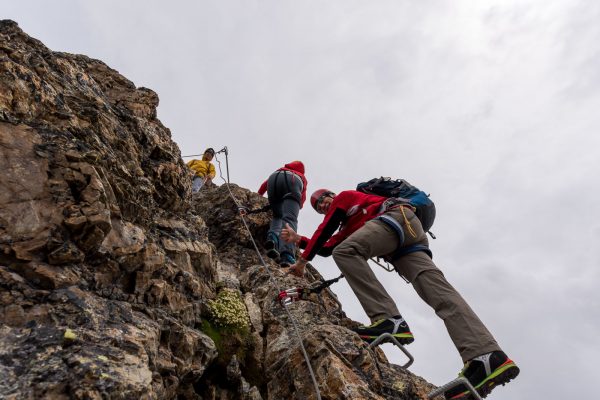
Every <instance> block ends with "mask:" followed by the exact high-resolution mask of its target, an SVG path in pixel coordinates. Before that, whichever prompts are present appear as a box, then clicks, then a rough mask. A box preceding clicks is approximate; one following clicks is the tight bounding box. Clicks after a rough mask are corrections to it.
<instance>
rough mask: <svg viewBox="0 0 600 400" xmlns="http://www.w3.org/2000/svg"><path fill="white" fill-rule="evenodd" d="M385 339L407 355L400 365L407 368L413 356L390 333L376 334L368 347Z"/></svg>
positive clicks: (413, 359) (412, 360)
mask: <svg viewBox="0 0 600 400" xmlns="http://www.w3.org/2000/svg"><path fill="white" fill-rule="evenodd" d="M386 339H389V340H390V341H391V342H392V344H394V345H396V346H397V347H399V348H400V350H402V352H403V353H404V354H405V355H406V357H408V362H407V363H406V364H404V365H402V368H404V369H407V368H408V367H410V366H411V365H412V363H413V362H414V361H415V358H414V357H413V356H412V355H411V354H410V353H409V352H408V350H406V348H405V347H404V346H403V345H402V344H401V343H400V342H399V341H398V340H397V339H396V338H395V337H394V336H392V334H391V333H383V334H381V335H379V336H377V339H375V340H373V343H371V344H370V345H369V347H370V348H373V347H375V346H377V345H378V344H379V343H381V342H383V341H384V340H386ZM480 400H481V399H480Z"/></svg>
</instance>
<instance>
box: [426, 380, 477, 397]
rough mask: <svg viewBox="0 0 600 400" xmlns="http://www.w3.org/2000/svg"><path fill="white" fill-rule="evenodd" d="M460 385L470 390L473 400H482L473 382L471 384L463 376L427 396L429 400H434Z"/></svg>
mask: <svg viewBox="0 0 600 400" xmlns="http://www.w3.org/2000/svg"><path fill="white" fill-rule="evenodd" d="M459 385H465V386H466V388H467V389H469V392H471V395H472V396H473V399H475V400H482V398H481V396H480V395H479V393H477V390H475V388H474V387H473V385H471V382H469V380H468V379H467V378H465V377H464V376H461V377H459V378H456V379H455V380H453V381H451V382H448V383H446V384H445V385H443V386H440V387H439V388H437V389H435V390H433V391H432V392H430V393H429V394H428V395H427V398H428V399H433V398H435V397H437V396H439V395H441V394H443V393H444V392H446V391H448V390H450V389H452V388H455V387H457V386H459Z"/></svg>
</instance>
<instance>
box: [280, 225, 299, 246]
mask: <svg viewBox="0 0 600 400" xmlns="http://www.w3.org/2000/svg"><path fill="white" fill-rule="evenodd" d="M281 238H282V239H283V241H284V242H286V243H298V242H299V241H300V235H298V234H297V233H296V231H294V229H292V227H291V226H290V224H288V223H286V224H285V228H283V229H282V230H281Z"/></svg>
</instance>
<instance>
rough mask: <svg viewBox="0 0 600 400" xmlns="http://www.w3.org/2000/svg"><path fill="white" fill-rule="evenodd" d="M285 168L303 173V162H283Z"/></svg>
mask: <svg viewBox="0 0 600 400" xmlns="http://www.w3.org/2000/svg"><path fill="white" fill-rule="evenodd" d="M285 168H288V169H291V170H292V171H296V172H300V173H301V174H302V175H304V164H302V161H292V162H291V163H288V164H285Z"/></svg>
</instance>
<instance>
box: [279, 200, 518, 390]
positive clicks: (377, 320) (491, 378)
mask: <svg viewBox="0 0 600 400" xmlns="http://www.w3.org/2000/svg"><path fill="white" fill-rule="evenodd" d="M310 200H311V204H312V206H313V208H314V209H315V210H316V211H317V212H319V213H320V214H324V215H325V217H324V219H323V222H322V223H321V224H320V225H319V227H318V228H317V230H316V231H315V233H314V234H313V235H312V237H311V238H307V237H303V236H300V235H298V234H297V233H296V232H295V229H293V228H292V227H291V226H287V227H286V228H284V229H283V231H282V235H281V236H282V238H283V239H284V240H286V241H290V242H294V243H297V244H298V245H299V246H300V247H302V248H304V252H303V253H302V255H301V256H300V258H299V259H298V261H297V262H296V263H295V264H294V265H292V266H291V268H290V271H289V272H290V273H292V274H294V275H296V276H303V275H304V269H305V267H306V264H307V263H308V261H310V260H312V259H313V257H314V256H315V255H317V254H319V255H321V256H329V255H333V258H334V260H335V262H336V264H337V265H338V267H339V268H340V270H341V271H342V273H343V274H344V277H345V278H346V280H347V282H348V284H349V285H350V287H351V288H352V290H353V291H354V293H355V295H356V297H357V298H358V300H359V301H360V304H361V305H362V307H363V309H364V310H365V313H366V314H367V315H368V316H369V318H370V319H371V322H372V324H371V325H370V326H360V327H358V328H357V329H355V331H356V332H357V333H358V334H359V335H360V336H361V338H363V339H364V340H366V341H367V342H371V341H373V340H375V339H376V338H377V337H378V336H380V335H381V334H383V333H390V334H392V335H393V336H394V337H395V338H396V339H397V340H398V341H399V342H400V343H402V344H409V343H411V342H413V340H414V338H413V334H412V333H411V332H410V329H409V327H408V324H407V323H406V321H405V320H404V318H402V316H401V315H400V312H399V311H398V308H397V307H396V304H395V302H394V300H393V299H392V298H391V297H390V295H389V294H388V293H387V291H386V290H385V288H384V287H383V286H382V285H381V283H380V282H379V280H378V279H377V277H376V276H375V274H374V273H373V271H372V270H371V268H370V267H369V265H368V262H367V261H368V259H369V258H371V257H386V258H387V259H389V260H390V262H391V263H392V264H393V265H394V267H395V269H396V271H397V272H398V273H399V274H400V275H402V276H404V277H405V278H406V279H407V280H408V281H409V282H410V283H412V285H413V287H414V288H415V290H416V291H417V293H418V294H419V296H420V297H421V298H422V299H423V300H424V301H425V302H426V303H427V304H429V305H430V306H431V307H432V308H433V309H434V310H435V312H436V314H437V315H438V316H439V317H440V318H442V319H443V321H444V323H445V325H446V328H447V330H448V333H449V335H450V337H451V339H452V341H453V342H454V344H455V346H456V348H457V350H458V352H459V353H460V355H461V357H462V359H463V361H464V363H465V366H464V368H463V370H462V371H461V374H462V375H463V376H465V377H466V378H467V379H468V380H469V381H470V382H471V383H472V384H473V386H474V387H475V388H476V389H477V390H478V391H479V392H480V394H481V395H482V396H486V395H487V394H488V393H489V392H490V391H491V390H492V389H493V388H494V387H495V386H497V385H500V384H504V383H506V382H508V381H510V380H511V379H513V378H515V377H516V376H517V375H518V373H519V368H518V367H517V366H516V364H515V363H514V362H513V361H512V360H510V359H509V358H508V357H507V356H506V354H505V353H504V352H503V351H502V350H501V349H500V346H499V345H498V343H497V342H496V340H495V339H494V337H493V336H492V334H491V333H490V332H489V331H488V329H487V328H486V327H485V325H484V324H483V323H482V322H481V320H480V319H479V318H478V317H477V315H476V314H475V312H473V310H472V309H471V307H469V305H468V304H467V303H466V301H465V300H464V299H463V298H462V296H461V295H460V294H459V293H458V292H457V291H456V290H455V289H454V287H452V285H450V284H449V283H448V281H447V280H446V278H445V277H444V274H443V273H442V272H441V271H440V270H439V269H438V268H437V267H436V265H435V264H434V263H433V261H432V254H431V251H430V250H429V243H428V240H427V236H426V234H425V232H424V231H423V227H422V226H421V222H420V221H419V219H418V218H417V216H416V215H415V213H414V211H415V209H414V208H413V207H412V206H411V205H410V204H409V203H402V202H399V201H393V202H388V201H386V200H388V199H387V198H385V197H380V196H376V195H371V194H365V193H362V192H358V191H355V190H346V191H343V192H341V193H339V194H338V195H336V194H334V193H333V192H331V191H330V190H327V189H320V190H317V191H316V192H314V193H313V195H312V196H311V199H310ZM336 231H337V233H335V232H336ZM468 393H469V392H468V390H467V388H466V387H464V385H460V386H458V387H456V388H454V389H451V390H449V391H447V392H446V393H445V395H446V398H447V399H467V398H470V397H469V394H468Z"/></svg>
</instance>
